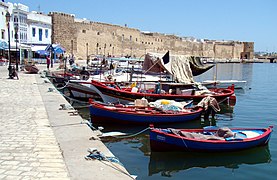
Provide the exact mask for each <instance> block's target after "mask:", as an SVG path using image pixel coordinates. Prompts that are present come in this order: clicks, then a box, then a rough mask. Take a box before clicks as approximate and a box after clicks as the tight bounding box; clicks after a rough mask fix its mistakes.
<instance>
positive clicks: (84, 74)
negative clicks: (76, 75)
mask: <svg viewBox="0 0 277 180" xmlns="http://www.w3.org/2000/svg"><path fill="white" fill-rule="evenodd" d="M89 75H90V74H89V72H88V71H87V70H86V67H83V69H82V70H81V71H80V79H82V80H88V78H89Z"/></svg>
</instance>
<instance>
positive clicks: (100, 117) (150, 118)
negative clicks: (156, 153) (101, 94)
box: [89, 105, 202, 124]
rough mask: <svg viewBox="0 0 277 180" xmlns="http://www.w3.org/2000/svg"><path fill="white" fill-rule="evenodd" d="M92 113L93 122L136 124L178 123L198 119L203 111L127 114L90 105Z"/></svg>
mask: <svg viewBox="0 0 277 180" xmlns="http://www.w3.org/2000/svg"><path fill="white" fill-rule="evenodd" d="M89 109H90V115H91V120H92V122H93V123H95V122H101V123H111V122H117V123H134V124H150V123H154V124H157V123H161V124H162V123H178V122H185V121H190V120H194V119H197V118H199V117H200V116H201V113H202V111H196V112H193V113H190V114H186V115H178V114H176V115H175V114H160V115H154V114H153V115H145V114H140V112H139V111H138V112H136V113H134V114H127V113H126V112H120V111H117V112H115V111H107V110H105V109H101V108H97V107H94V106H92V105H91V106H90V107H89Z"/></svg>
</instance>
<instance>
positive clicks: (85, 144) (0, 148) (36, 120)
mask: <svg viewBox="0 0 277 180" xmlns="http://www.w3.org/2000/svg"><path fill="white" fill-rule="evenodd" d="M39 68H40V69H41V70H43V69H46V65H41V66H39ZM7 77H8V70H7V67H6V66H0V113H1V116H0V122H1V126H0V141H1V144H0V179H12V180H16V179H59V180H63V179H81V180H82V179H94V180H97V179H113V180H116V179H132V178H131V177H130V175H129V174H128V172H127V171H126V169H125V168H124V167H122V166H121V165H119V164H117V163H111V162H108V161H98V160H86V159H85V156H87V155H88V154H89V153H88V152H87V149H88V148H97V150H99V151H101V152H102V153H103V154H104V155H106V156H113V154H112V153H111V152H110V151H109V150H108V149H107V147H106V146H105V145H104V144H103V143H102V142H101V141H100V140H99V139H98V137H97V135H98V134H99V131H92V130H91V129H90V128H89V127H88V125H87V124H86V123H85V121H84V120H83V119H82V118H81V117H80V116H79V115H77V116H72V115H70V113H69V112H72V111H73V110H59V108H60V104H65V105H66V106H67V107H70V104H69V103H68V102H67V101H66V100H65V99H64V97H63V96H62V95H61V94H60V93H59V92H58V91H57V90H55V89H54V86H53V85H52V84H51V83H49V80H48V79H47V78H43V77H41V75H40V74H26V73H24V72H19V80H16V79H7ZM49 88H50V89H54V91H49Z"/></svg>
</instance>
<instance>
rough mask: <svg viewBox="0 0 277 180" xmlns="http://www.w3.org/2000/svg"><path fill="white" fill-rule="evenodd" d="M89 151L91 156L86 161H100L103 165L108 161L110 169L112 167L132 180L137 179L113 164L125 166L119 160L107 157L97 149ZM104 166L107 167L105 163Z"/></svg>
mask: <svg viewBox="0 0 277 180" xmlns="http://www.w3.org/2000/svg"><path fill="white" fill-rule="evenodd" d="M88 151H89V153H90V154H89V155H87V156H86V157H85V159H86V160H99V161H100V162H103V163H104V161H107V162H109V163H110V167H112V168H114V169H115V170H117V171H119V172H121V173H123V174H125V175H127V176H129V177H130V178H131V179H136V178H134V177H133V176H132V175H130V174H128V173H126V172H124V171H123V170H121V169H120V168H119V167H117V166H115V165H114V164H113V163H118V164H119V165H121V166H123V164H122V163H121V162H120V161H119V159H118V158H117V157H107V156H105V155H104V154H103V153H101V152H100V151H98V150H97V149H95V148H93V149H89V150H88ZM104 164H105V165H107V164H106V163H104ZM123 167H124V166H123Z"/></svg>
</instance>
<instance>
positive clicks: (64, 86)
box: [56, 81, 69, 90]
mask: <svg viewBox="0 0 277 180" xmlns="http://www.w3.org/2000/svg"><path fill="white" fill-rule="evenodd" d="M68 83H69V81H67V82H66V83H65V85H64V86H63V87H60V88H59V87H56V89H57V90H62V89H64V88H66V87H67V85H68Z"/></svg>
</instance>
